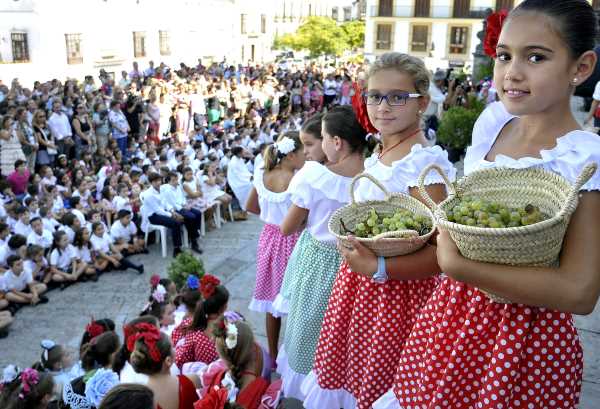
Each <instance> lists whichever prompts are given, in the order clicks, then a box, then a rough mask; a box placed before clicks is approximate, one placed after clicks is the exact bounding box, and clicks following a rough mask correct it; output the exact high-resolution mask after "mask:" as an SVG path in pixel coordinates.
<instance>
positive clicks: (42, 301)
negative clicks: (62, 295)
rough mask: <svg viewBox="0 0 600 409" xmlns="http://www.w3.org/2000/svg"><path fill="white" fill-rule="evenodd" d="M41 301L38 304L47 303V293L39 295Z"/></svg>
mask: <svg viewBox="0 0 600 409" xmlns="http://www.w3.org/2000/svg"><path fill="white" fill-rule="evenodd" d="M39 299H40V302H39V303H38V304H46V303H47V302H48V301H50V300H48V297H46V296H45V295H40V296H39Z"/></svg>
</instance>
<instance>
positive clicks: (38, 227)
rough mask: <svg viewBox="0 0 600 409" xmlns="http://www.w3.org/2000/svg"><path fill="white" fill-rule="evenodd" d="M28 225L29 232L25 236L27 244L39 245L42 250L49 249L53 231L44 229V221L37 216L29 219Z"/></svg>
mask: <svg viewBox="0 0 600 409" xmlns="http://www.w3.org/2000/svg"><path fill="white" fill-rule="evenodd" d="M29 225H30V226H31V233H29V236H27V244H28V245H36V246H40V247H42V248H43V249H44V250H49V249H50V247H52V241H53V240H54V238H53V236H52V233H53V231H50V230H46V229H45V228H44V222H43V221H42V219H41V218H39V217H37V216H36V217H34V218H33V219H31V220H30V221H29Z"/></svg>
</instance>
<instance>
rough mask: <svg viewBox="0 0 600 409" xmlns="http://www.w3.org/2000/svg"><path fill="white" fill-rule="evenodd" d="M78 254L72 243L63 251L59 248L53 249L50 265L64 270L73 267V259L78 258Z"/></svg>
mask: <svg viewBox="0 0 600 409" xmlns="http://www.w3.org/2000/svg"><path fill="white" fill-rule="evenodd" d="M77 256H78V253H77V250H76V249H75V247H73V245H72V244H69V245H68V246H67V248H65V249H64V250H62V251H59V250H58V249H54V250H52V252H51V253H50V265H51V266H53V267H56V268H58V269H60V270H62V271H67V270H68V269H69V268H70V267H71V263H72V262H73V259H76V258H77Z"/></svg>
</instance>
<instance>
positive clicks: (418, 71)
mask: <svg viewBox="0 0 600 409" xmlns="http://www.w3.org/2000/svg"><path fill="white" fill-rule="evenodd" d="M385 70H395V71H397V72H400V73H403V74H407V75H410V76H411V77H412V79H413V84H414V86H415V89H416V90H417V92H418V93H419V94H421V95H428V94H429V83H430V82H431V78H430V75H429V70H428V69H427V67H425V63H424V62H423V60H421V59H420V58H417V57H413V56H412V55H408V54H403V53H396V52H392V53H385V54H383V55H381V56H380V57H379V58H377V60H376V61H375V62H374V63H373V64H371V66H370V68H369V72H368V73H367V81H368V80H369V78H371V77H372V76H373V75H375V74H377V73H378V72H380V71H385Z"/></svg>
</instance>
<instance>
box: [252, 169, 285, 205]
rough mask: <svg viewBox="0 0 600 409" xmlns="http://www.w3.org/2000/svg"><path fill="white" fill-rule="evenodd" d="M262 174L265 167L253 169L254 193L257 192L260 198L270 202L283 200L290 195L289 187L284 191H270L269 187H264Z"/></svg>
mask: <svg viewBox="0 0 600 409" xmlns="http://www.w3.org/2000/svg"><path fill="white" fill-rule="evenodd" d="M264 174H265V169H264V167H262V166H261V167H259V168H257V169H255V170H254V181H253V183H254V188H255V189H256V193H257V194H258V196H259V197H260V198H263V199H266V200H267V201H269V202H272V203H282V202H285V201H286V200H287V199H288V198H289V196H290V194H289V188H288V190H286V191H285V192H271V191H270V190H269V189H267V188H266V186H265V184H264V181H263V176H264ZM294 176H295V175H294Z"/></svg>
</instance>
